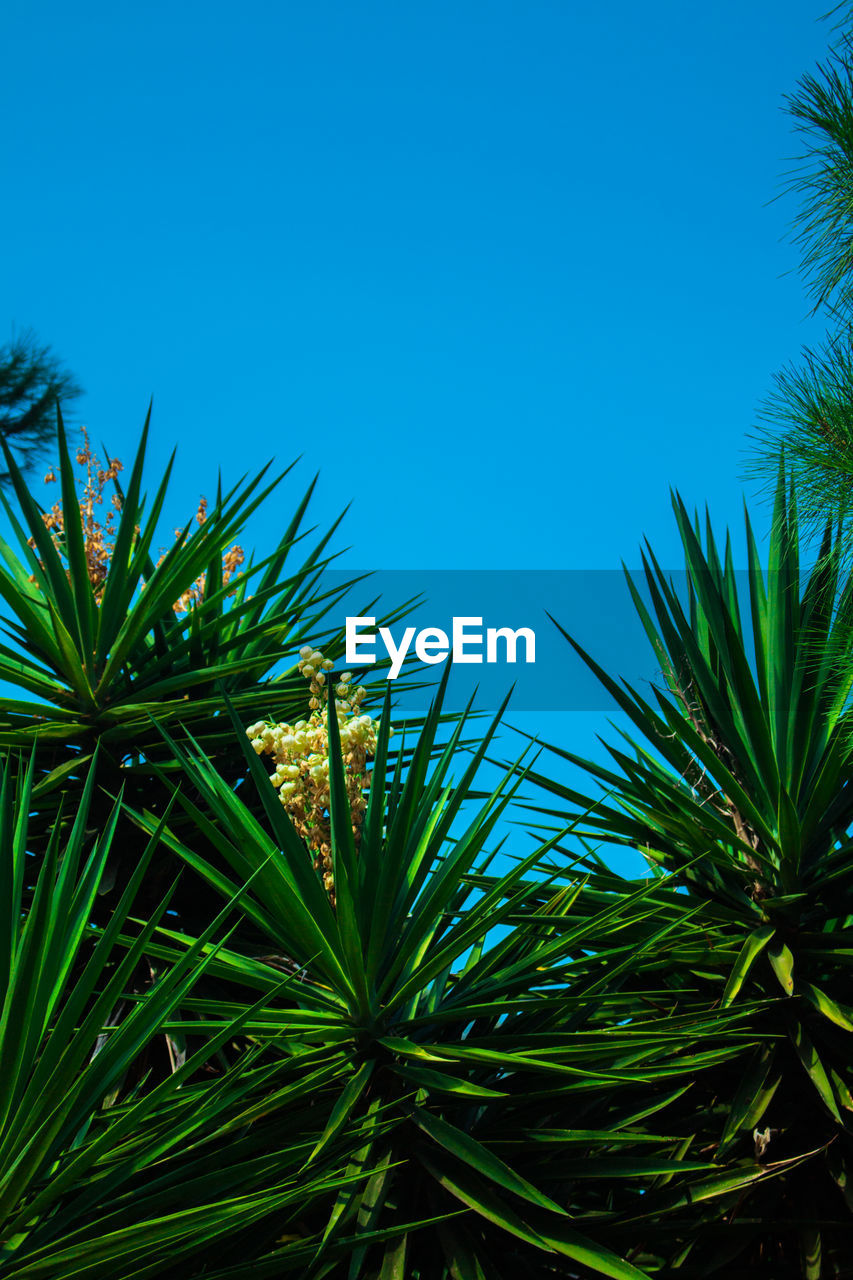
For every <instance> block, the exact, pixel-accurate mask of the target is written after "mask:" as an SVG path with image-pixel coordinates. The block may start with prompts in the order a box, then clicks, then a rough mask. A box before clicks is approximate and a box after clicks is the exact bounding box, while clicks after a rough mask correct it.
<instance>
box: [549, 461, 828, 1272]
mask: <svg viewBox="0 0 853 1280" xmlns="http://www.w3.org/2000/svg"><path fill="white" fill-rule="evenodd" d="M675 508H676V516H677V519H678V523H679V528H680V532H681V537H682V540H683V543H684V549H685V556H686V562H687V570H688V583H689V599H688V600H687V601H684V600H681V599H679V597H678V595H677V594H676V592H675V590H674V589H673V588H672V586H671V585H670V584H669V582H668V581H667V578H666V575H665V574H664V573H663V572H662V571H661V569H660V568H659V566H658V565H657V563H656V562H655V560H654V557H653V556H652V554H651V553H650V552H649V554H648V556H647V557H646V559H645V579H646V580H645V588H646V590H647V592H648V598H650V600H651V611H647V609H646V606H645V604H644V602H643V599H642V598H641V595H640V592H639V590H638V589H637V588H636V587H635V586H634V585H633V584H632V587H631V589H632V592H633V594H634V599H635V603H636V605H637V608H638V609H639V611H640V613H641V616H642V618H643V621H644V623H645V626H646V630H647V633H648V635H649V639H650V641H651V643H652V645H653V646H654V649H655V653H656V656H657V659H658V663H659V666H660V670H661V672H662V676H663V681H664V684H663V686H662V687H661V688H656V689H654V691H653V697H652V699H651V701H649V700H648V699H647V698H644V697H643V696H642V695H641V694H640V693H639V692H638V691H637V690H635V689H633V688H631V687H629V686H627V685H626V686H624V687H622V686H620V685H619V684H617V683H616V682H615V681H614V680H612V679H611V678H610V677H609V676H607V675H606V673H604V672H603V671H601V670H600V669H599V668H598V667H597V666H596V664H595V663H594V661H593V660H592V658H590V657H589V656H588V655H586V654H583V653H582V651H581V650H578V651H579V652H581V653H582V656H583V657H584V658H585V659H586V661H587V662H588V663H589V665H590V666H591V667H592V668H593V670H595V671H597V673H598V674H599V676H600V678H601V679H602V680H603V681H604V683H605V685H606V686H607V688H608V689H609V690H610V692H611V693H612V694H613V697H614V698H615V700H616V702H617V703H618V705H619V706H620V708H621V709H622V711H623V712H624V713H625V714H626V715H627V716H628V717H629V719H630V721H631V723H632V724H633V727H634V731H635V733H634V735H633V736H632V735H631V734H629V735H627V736H626V739H625V741H624V743H622V744H615V743H614V744H613V745H611V746H610V747H609V751H610V754H611V756H612V759H613V765H614V767H613V768H604V767H602V766H598V765H595V764H591V763H589V762H586V761H580V760H576V759H575V757H571V756H569V757H568V758H571V759H573V760H575V763H578V764H581V765H582V766H583V768H584V769H585V771H586V772H587V774H588V775H590V776H591V777H593V778H595V779H597V780H598V782H599V783H600V784H601V786H602V787H603V789H604V792H605V794H604V796H603V797H598V796H591V795H589V794H587V793H586V792H585V791H580V790H578V789H573V788H569V787H563V786H559V785H557V784H555V783H551V782H549V781H548V780H547V779H545V778H544V777H539V778H538V780H539V781H540V782H541V783H542V784H543V785H544V786H546V787H548V788H549V789H550V790H551V791H553V792H555V793H556V794H558V795H560V796H561V797H562V798H563V799H564V800H565V801H568V802H569V805H570V808H569V810H568V811H567V812H566V811H564V810H562V809H560V810H558V812H559V813H560V816H561V820H565V819H566V817H567V816H571V815H572V814H579V813H580V812H581V811H586V814H585V816H584V817H583V818H582V819H581V826H582V828H583V831H584V833H585V835H586V836H587V837H598V838H604V839H605V840H607V841H608V842H610V843H617V844H624V845H627V846H630V847H632V848H635V849H638V850H639V851H641V852H642V853H643V854H644V855H645V856H646V858H647V860H648V863H649V865H650V868H651V869H653V870H657V871H659V872H665V873H667V874H669V875H674V876H675V877H676V883H677V884H678V885H679V886H680V888H681V890H682V895H681V900H682V901H683V903H684V905H685V908H687V909H689V910H690V911H691V912H693V926H694V928H695V929H696V930H697V931H698V936H699V937H701V938H704V940H705V945H704V947H703V954H702V955H701V957H696V956H694V957H692V958H690V957H686V956H685V955H684V954H683V953H679V951H678V950H674V951H673V952H672V953H671V954H670V957H669V961H670V965H669V972H668V973H667V976H666V979H665V982H666V986H667V987H668V988H669V990H670V991H671V993H672V999H673V1009H674V1010H675V1011H678V1010H679V1008H680V1007H681V1005H682V1002H683V1000H684V999H685V998H688V999H693V998H695V993H696V992H697V991H698V992H699V993H700V994H701V993H702V992H703V991H704V992H705V993H706V998H707V999H708V1000H709V1001H713V1003H714V1007H715V1008H718V1009H719V1010H720V1012H721V1013H722V1011H724V1010H728V1009H730V1008H737V1007H738V1004H739V1003H740V1002H741V1001H743V1000H745V999H746V1000H749V1001H751V1002H753V1004H754V1013H753V1014H752V1015H751V1017H750V1019H749V1023H748V1025H749V1027H750V1029H751V1031H752V1033H753V1034H754V1035H755V1037H756V1039H757V1041H758V1042H759V1046H758V1048H757V1050H756V1052H755V1054H754V1057H753V1058H752V1060H751V1063H750V1065H749V1066H748V1067H747V1068H746V1070H744V1068H743V1066H742V1065H740V1066H738V1068H737V1069H736V1070H735V1071H732V1070H730V1069H729V1068H728V1067H723V1068H721V1069H720V1070H719V1071H718V1070H716V1069H715V1070H714V1071H712V1072H710V1073H709V1075H708V1077H707V1078H706V1083H707V1085H708V1091H707V1106H708V1107H710V1108H713V1110H714V1119H715V1121H716V1122H717V1123H718V1125H719V1127H718V1129H717V1131H716V1134H714V1133H713V1123H712V1124H711V1126H710V1129H709V1125H708V1116H707V1115H705V1116H703V1115H702V1114H701V1108H699V1110H698V1111H697V1115H696V1123H697V1126H698V1125H701V1128H702V1131H703V1133H704V1137H703V1146H702V1147H701V1149H702V1150H703V1151H705V1152H706V1153H708V1155H709V1156H711V1155H713V1158H714V1160H715V1161H716V1162H717V1163H719V1164H721V1165H724V1166H725V1165H727V1164H730V1163H731V1161H732V1160H736V1159H737V1158H739V1157H743V1156H747V1155H757V1156H759V1158H760V1159H761V1161H762V1162H763V1163H765V1164H767V1165H768V1166H772V1165H773V1164H774V1163H775V1162H776V1161H777V1160H779V1159H782V1160H789V1159H790V1160H795V1161H801V1162H802V1163H801V1164H798V1165H796V1166H795V1167H794V1168H792V1169H791V1170H789V1171H787V1172H786V1173H785V1174H784V1176H780V1177H778V1178H776V1179H773V1180H769V1181H766V1182H764V1183H762V1184H760V1185H759V1186H758V1187H757V1188H756V1189H755V1191H754V1192H753V1193H751V1194H749V1195H746V1194H742V1195H739V1196H737V1197H735V1198H734V1199H733V1201H732V1204H731V1216H730V1217H729V1218H727V1219H726V1221H725V1222H724V1223H722V1222H720V1220H719V1219H718V1218H716V1217H715V1214H716V1213H717V1212H718V1210H716V1209H715V1211H714V1213H712V1214H705V1213H702V1212H692V1213H691V1216H692V1217H693V1219H694V1222H693V1227H692V1230H693V1231H694V1232H695V1235H694V1239H695V1240H696V1241H697V1242H698V1243H697V1245H696V1248H695V1250H694V1251H693V1252H692V1253H691V1254H690V1255H689V1256H690V1259H691V1266H692V1268H693V1269H692V1270H689V1271H688V1272H686V1274H691V1275H693V1274H696V1275H706V1274H708V1275H710V1274H726V1275H728V1274H731V1273H730V1272H729V1271H726V1270H724V1266H728V1265H733V1264H734V1263H735V1261H737V1262H738V1263H739V1265H741V1266H744V1267H748V1266H751V1267H753V1268H755V1269H756V1271H755V1273H756V1274H759V1268H760V1267H761V1266H770V1265H771V1264H772V1265H778V1266H779V1267H780V1268H781V1267H782V1265H783V1263H786V1262H787V1263H788V1264H790V1263H791V1260H792V1258H793V1257H795V1256H796V1245H797V1239H799V1243H800V1245H801V1247H802V1250H803V1252H804V1255H805V1254H808V1253H809V1252H810V1251H813V1250H814V1249H816V1248H818V1247H819V1246H820V1245H821V1243H822V1245H823V1250H824V1266H825V1267H826V1266H832V1265H835V1264H836V1263H840V1262H841V1261H843V1260H844V1259H845V1257H848V1256H849V1253H848V1244H847V1242H848V1241H849V1240H850V1238H851V1236H853V1217H851V1213H850V1209H851V1207H853V1205H851V1202H850V1200H849V1193H848V1186H849V1175H850V1172H851V1171H853V1142H851V1115H853V1096H851V1091H853V1066H852V1065H851V1063H853V1001H851V992H853V987H851V968H850V965H851V959H853V949H851V937H853V933H851V929H850V926H851V921H853V842H851V839H850V835H849V831H850V827H851V823H853V790H851V784H850V776H851V750H850V725H849V712H848V707H849V695H850V689H851V684H853V664H851V661H850V644H851V641H850V637H851V634H853V631H851V621H853V587H851V583H850V581H849V579H842V578H841V577H840V576H839V561H840V551H841V549H840V546H839V543H838V541H837V540H836V541H835V542H832V541H830V540H829V539H827V541H826V542H825V544H824V547H823V549H822V552H821V554H820V556H819V557H818V564H817V567H816V568H815V569H814V570H812V571H811V572H807V571H804V570H803V569H802V568H801V566H800V563H799V554H798V543H797V521H796V513H795V511H794V507H793V501H792V500H791V499H790V498H788V497H786V494H785V489H784V485H780V488H779V493H778V497H777V506H776V511H775V514H774V522H773V532H772V536H771V542H770V563H769V569H768V570H767V571H766V573H765V572H763V571H762V569H761V567H760V565H759V560H758V551H757V548H756V545H755V542H754V540H753V537H752V533H751V530H750V528H749V525H748V524H747V540H748V548H749V573H748V589H747V590H746V591H744V590H743V589H742V588H743V583H742V582H741V583H740V584H739V583H738V580H737V577H736V574H735V570H734V567H733V563H732V558H731V550H730V546H729V544H728V542H727V544H726V548H725V551H724V552H722V553H721V552H720V551H719V550H718V548H717V546H716V544H715V541H714V538H713V534H712V532H711V529H710V527H708V529H707V532H706V535H705V543H704V548H703V546H702V543H701V531H700V529H699V527H698V525H697V526H694V525H693V524H692V523H691V521H690V519H689V517H688V515H687V512H686V511H685V509H684V507H683V506H682V504H681V503H680V502H679V501H676V503H675ZM739 587H740V588H741V589H739ZM575 647H576V648H577V646H575ZM560 754H563V755H567V753H563V752H561V753H560ZM615 879H616V878H615V877H613V876H612V874H611V875H610V876H609V881H608V882H609V883H610V884H612V885H614V887H615ZM631 887H632V886H631V884H630V883H627V882H626V883H623V885H622V892H623V893H627V892H629V891H630V889H631ZM733 948H734V951H735V952H736V953H737V959H736V960H735V961H734V963H732V955H733ZM697 1101H698V1098H697V1097H694V1099H693V1105H694V1106H695V1105H696V1102H697ZM684 1123H686V1124H690V1121H689V1119H688V1118H687V1117H685V1119H684ZM733 1224H734V1226H735V1228H736V1229H733ZM665 1234H666V1233H665V1232H664V1233H663V1238H665ZM717 1237H719V1238H717ZM712 1243H713V1248H711V1247H710V1246H711V1244H712ZM694 1259H695V1261H694ZM712 1262H713V1265H712ZM697 1267H698V1269H697ZM765 1273H766V1274H772V1275H774V1276H775V1275H777V1274H780V1275H781V1274H789V1272H788V1271H787V1270H781V1269H780V1270H779V1271H778V1272H777V1271H767V1272H760V1274H765ZM802 1274H803V1275H807V1276H812V1275H823V1274H836V1272H834V1271H831V1270H830V1271H820V1270H815V1269H814V1268H811V1269H810V1268H809V1267H804V1270H803V1273H802ZM838 1274H840V1273H838Z"/></svg>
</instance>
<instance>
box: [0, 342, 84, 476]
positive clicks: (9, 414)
mask: <svg viewBox="0 0 853 1280" xmlns="http://www.w3.org/2000/svg"><path fill="white" fill-rule="evenodd" d="M79 395H80V388H79V386H78V385H77V383H76V381H75V379H74V378H73V377H72V376H71V374H70V373H69V372H68V371H67V370H66V369H63V367H62V365H61V364H60V362H59V360H58V359H57V357H56V356H55V355H54V354H53V353H52V351H51V350H50V348H49V347H46V346H42V345H41V344H40V343H39V342H38V341H37V340H36V338H35V336H34V334H32V333H29V332H26V333H22V334H20V335H19V336H18V337H15V338H13V339H12V340H11V342H7V343H6V345H5V346H3V347H0V438H2V439H3V440H4V441H5V442H6V444H7V445H8V446H9V447H10V448H12V449H13V450H14V451H15V453H16V454H17V457H18V460H19V463H20V465H21V466H22V467H23V468H24V469H28V468H30V467H31V466H32V464H33V462H34V460H35V458H36V456H37V455H38V454H39V453H40V452H41V451H42V450H43V449H44V447H45V446H46V445H47V444H49V443H50V442H51V441H52V440H53V437H54V431H55V424H56V405H57V402H58V401H59V402H61V403H62V404H63V405H64V406H66V407H67V406H68V405H69V404H70V403H71V402H72V401H73V400H75V399H76V398H77V396H79ZM8 482H9V473H8V471H0V484H8Z"/></svg>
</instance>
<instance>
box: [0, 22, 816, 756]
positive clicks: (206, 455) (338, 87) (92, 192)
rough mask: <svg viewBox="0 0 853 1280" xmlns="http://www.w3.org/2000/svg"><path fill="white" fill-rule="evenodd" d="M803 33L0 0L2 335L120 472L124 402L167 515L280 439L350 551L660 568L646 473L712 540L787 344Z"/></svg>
mask: <svg viewBox="0 0 853 1280" xmlns="http://www.w3.org/2000/svg"><path fill="white" fill-rule="evenodd" d="M820 12H821V8H820V6H819V5H815V4H811V3H794V2H792V0H781V2H780V0H749V3H746V4H745V3H744V2H743V0H738V2H737V3H735V0H717V3H716V4H715V5H714V6H694V5H687V4H684V3H683V0H681V2H680V3H676V2H675V0H667V2H665V3H656V4H654V5H637V4H635V3H633V2H629V0H612V2H611V3H610V4H607V5H600V6H595V5H590V4H580V3H575V2H573V0H563V2H562V3H557V2H556V0H547V2H544V0H525V3H523V4H522V3H518V2H517V0H516V2H515V3H506V2H505V0H489V3H485V2H479V0H478V2H476V3H474V2H471V0H453V2H452V3H450V2H449V0H431V3H429V4H425V3H420V4H415V3H410V2H409V3H402V4H400V3H394V4H392V3H389V2H388V0H381V2H377V0H361V2H360V3H359V4H351V3H350V4H344V3H341V2H340V0H328V2H327V3H325V4H322V5H316V4H300V5H296V4H294V3H290V2H289V0H284V2H281V0H279V2H278V3H266V4H264V3H253V2H249V3H245V4H242V5H239V6H235V5H232V4H229V5H225V4H222V3H219V2H217V0H206V2H205V3H204V4H200V3H195V2H193V0H188V2H184V3H181V4H180V5H175V4H174V3H170V4H168V5H167V4H164V3H161V2H159V0H154V3H149V4H146V5H144V6H129V5H128V6H114V5H112V4H109V5H108V4H106V3H94V4H93V3H86V0H83V2H82V3H78V4H75V5H73V6H72V5H67V4H64V3H58V0H54V2H48V0H42V2H38V0H26V2H23V0H5V3H4V5H3V6H2V9H0V107H2V118H3V120H4V122H5V123H4V129H3V131H2V137H0V149H2V171H3V176H4V187H5V191H4V199H3V200H2V201H0V238H2V242H3V244H4V245H5V246H6V252H5V253H4V254H3V255H2V259H0V272H2V275H1V276H0V279H2V288H0V339H5V337H6V336H8V335H11V333H12V330H13V326H15V327H17V328H19V329H20V328H24V327H26V326H32V327H34V328H35V329H36V330H37V332H38V333H39V335H40V336H41V337H42V338H43V339H44V340H45V341H47V342H49V343H51V344H52V346H53V347H54V348H55V350H56V351H57V352H58V353H60V354H61V355H62V357H63V358H64V360H65V361H66V362H67V363H68V364H69V365H70V367H71V368H72V369H73V370H74V371H75V372H76V374H77V375H78V377H79V379H80V380H81V381H82V382H83V384H84V385H85V387H86V389H87V395H86V397H85V399H84V400H83V401H82V402H81V404H80V416H82V418H83V420H84V421H85V422H86V423H87V424H88V426H89V428H90V431H91V434H92V437H93V439H94V440H95V441H101V440H103V441H105V442H106V443H107V445H108V446H109V448H110V449H111V451H112V452H113V454H116V455H118V456H120V457H123V458H125V460H127V459H129V457H130V455H131V453H132V449H133V445H134V443H135V440H136V437H137V434H138V431H139V428H140V426H141V423H142V419H143V417H144V413H145V409H146V406H147V402H148V399H149V397H150V396H152V395H153V397H154V417H153V441H152V448H151V474H152V478H156V476H157V475H158V473H159V472H161V471H162V467H163V465H164V462H165V459H166V457H167V456H168V454H169V452H170V450H171V449H172V447H173V446H174V445H175V444H177V445H178V465H177V472H176V481H175V488H174V492H175V502H174V507H173V510H172V511H171V512H170V523H172V522H175V523H177V522H178V521H182V520H183V519H185V518H188V516H189V515H190V514H191V513H192V511H194V510H195V506H196V502H197V497H198V495H199V494H200V493H207V494H208V495H210V494H211V493H212V490H213V488H214V485H215V475H216V470H217V468H218V467H220V466H221V468H222V470H223V473H224V475H225V477H226V478H236V476H238V475H239V474H241V473H242V472H244V471H246V470H252V469H254V468H256V467H258V466H260V465H261V464H262V463H263V462H264V461H266V460H267V459H268V458H269V457H270V456H272V455H276V456H277V457H278V459H279V460H280V461H282V462H287V461H290V460H291V459H292V458H293V457H294V456H295V455H297V454H302V455H303V456H304V460H303V462H302V463H301V464H300V466H299V468H298V471H297V474H298V476H299V477H300V478H301V482H302V483H307V481H308V479H309V478H310V475H311V474H312V473H313V471H314V470H315V469H319V470H320V471H321V473H322V476H321V483H320V487H319V491H318V495H317V501H316V503H315V507H314V515H315V519H316V520H317V521H318V522H319V523H320V524H321V525H323V524H326V523H328V522H329V520H330V519H331V518H332V516H333V515H334V514H336V513H337V512H338V511H339V510H340V508H341V507H342V506H343V505H344V504H345V503H346V502H349V501H351V502H352V510H351V513H350V515H349V517H348V518H347V520H346V523H345V526H344V530H343V532H342V535H341V538H340V539H339V543H338V545H339V546H344V545H347V546H349V547H351V550H349V551H348V552H347V555H346V560H345V562H344V563H347V564H349V565H351V566H357V567H360V568H368V567H379V568H389V569H391V568H393V569H405V568H408V567H413V568H414V567H417V568H427V569H442V568H459V567H463V568H464V567H471V568H555V569H556V568H561V569H562V568H577V569H589V568H606V569H610V568H616V567H618V565H619V563H620V560H622V559H623V558H624V559H625V560H627V561H628V562H629V563H634V564H636V563H637V559H638V557H637V548H638V545H639V543H640V540H641V538H642V536H643V535H648V536H649V537H650V539H651V541H652V543H653V545H654V547H655V550H656V551H657V554H658V557H659V559H660V560H661V561H662V562H663V563H664V564H673V565H675V564H677V563H678V556H677V543H676V537H675V529H674V523H673V520H672V517H671V514H670V510H669V502H668V492H669V488H670V486H675V487H678V488H680V489H681V491H682V492H683V493H684V495H685V497H686V498H687V500H688V501H689V502H691V503H700V504H703V503H705V502H708V503H709V504H710V507H711V510H712V513H713V515H714V517H715V520H716V521H717V522H718V523H720V524H724V523H726V522H735V523H739V522H740V519H741V504H742V498H743V492H744V490H743V486H742V483H741V479H740V475H741V469H742V466H743V461H744V457H745V452H744V451H745V444H746V433H747V432H748V431H749V429H750V427H751V425H752V423H753V422H754V419H755V409H756V405H757V404H758V402H759V401H760V399H761V398H762V396H764V395H765V394H766V393H767V391H768V390H769V388H770V385H771V379H772V375H773V372H774V371H775V370H776V369H778V368H779V367H780V366H781V365H782V364H784V363H785V362H786V361H788V360H791V359H794V358H795V357H796V355H797V352H798V351H799V349H800V347H801V345H802V344H803V343H804V342H806V341H809V340H814V337H815V335H816V333H817V332H818V331H819V330H818V329H817V327H816V325H815V323H814V322H810V321H809V320H808V318H807V305H806V302H805V298H804V294H803V290H802V287H801V284H800V281H799V279H798V277H797V275H796V272H795V268H796V264H797V257H796V253H795V250H794V249H793V248H792V247H791V245H790V243H789V242H788V240H787V239H786V233H787V228H788V226H789V224H790V221H791V218H792V217H793V215H794V213H795V205H794V204H793V202H792V201H791V200H790V199H784V198H783V199H777V200H774V197H775V196H777V195H778V193H779V192H780V190H781V188H782V185H783V184H782V175H783V174H784V172H785V171H786V169H788V168H789V167H790V158H791V157H792V156H793V155H794V154H795V153H796V150H797V143H796V139H795V138H794V137H793V136H792V133H791V129H790V123H789V120H788V118H787V117H786V115H785V114H784V112H783V110H782V103H783V97H784V95H785V94H786V93H789V92H791V91H793V90H794V88H795V85H796V81H797V79H798V77H799V76H801V75H802V74H803V73H804V72H806V71H808V70H811V69H812V68H813V66H814V64H815V62H816V61H817V60H818V59H819V58H821V57H823V56H824V53H825V50H826V47H827V43H828V40H829V37H830V31H829V28H828V25H827V24H826V23H821V22H818V20H817V19H818V16H819V14H820ZM296 490H297V485H296V484H294V485H291V486H290V487H289V488H287V489H286V490H285V491H284V492H283V494H282V498H281V500H280V501H277V502H275V503H272V504H270V505H269V506H268V508H267V510H266V512H265V514H262V515H258V516H257V517H255V518H253V522H252V526H251V530H250V538H249V539H248V545H253V546H254V547H255V548H256V549H257V551H258V552H262V551H263V550H264V549H265V548H267V547H268V546H269V545H270V544H271V543H272V541H273V540H274V539H276V538H277V537H278V535H279V534H280V531H281V529H282V527H283V525H284V524H285V522H286V518H287V515H288V513H289V509H290V506H291V505H292V501H293V499H294V497H295V495H296ZM759 523H760V518H759ZM537 723H539V722H537ZM598 723H599V718H597V717H592V719H590V718H589V717H587V718H586V719H585V720H584V725H586V728H581V727H577V729H576V733H577V735H579V736H580V737H581V738H585V737H591V729H592V727H598ZM577 725H578V726H579V725H580V721H578V722H577ZM587 728H589V729H590V733H587Z"/></svg>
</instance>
